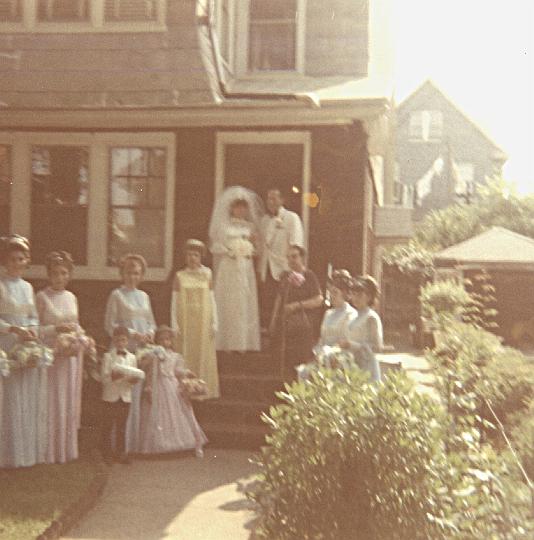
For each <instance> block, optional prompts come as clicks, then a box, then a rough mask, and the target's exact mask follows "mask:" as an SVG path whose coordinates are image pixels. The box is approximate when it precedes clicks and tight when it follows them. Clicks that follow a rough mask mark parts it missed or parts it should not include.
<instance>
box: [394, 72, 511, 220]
mask: <svg viewBox="0 0 534 540" xmlns="http://www.w3.org/2000/svg"><path fill="white" fill-rule="evenodd" d="M395 137H396V172H395V175H396V182H395V202H396V204H400V205H409V206H411V205H413V207H414V214H413V215H414V220H416V221H417V220H419V219H421V218H422V217H423V216H424V214H425V213H426V212H428V211H429V210H432V209H439V208H443V207H445V206H448V205H449V204H451V203H454V202H457V201H459V200H463V201H466V202H469V200H470V199H471V198H472V197H473V196H475V194H476V190H477V186H479V185H481V184H484V182H485V181H486V178H488V177H492V176H499V175H500V174H501V172H502V167H503V165H504V163H505V161H506V154H505V153H504V152H503V151H502V150H501V149H500V148H499V147H498V146H497V145H496V144H495V143H494V142H493V141H492V140H491V139H490V138H489V137H488V136H487V135H486V134H485V133H484V132H483V131H482V130H481V129H480V127H479V126H477V124H475V123H474V122H473V121H472V120H471V119H470V118H469V117H468V116H466V115H465V114H464V113H463V112H462V111H460V109H459V108H458V107H457V106H456V105H455V104H454V103H453V102H452V101H451V100H450V99H449V98H448V97H447V96H446V95H445V94H444V93H443V92H442V91H441V90H440V89H438V88H437V87H436V86H435V85H434V84H433V83H432V82H431V81H426V82H425V83H424V84H422V85H421V86H420V87H419V88H418V89H417V90H415V92H413V93H412V94H411V95H410V96H408V97H407V98H406V99H405V100H404V101H403V102H402V103H400V104H399V105H398V107H397V115H396V134H395Z"/></svg>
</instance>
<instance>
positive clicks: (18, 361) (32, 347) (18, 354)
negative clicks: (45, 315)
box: [9, 341, 54, 370]
mask: <svg viewBox="0 0 534 540" xmlns="http://www.w3.org/2000/svg"><path fill="white" fill-rule="evenodd" d="M53 363H54V352H53V351H52V349H50V348H48V347H45V346H44V345H42V344H41V343H38V342H37V341H25V342H23V343H19V344H17V345H15V346H14V347H13V348H12V349H11V350H10V351H9V364H10V368H11V370H17V369H25V368H34V367H48V366H51V365H52V364H53Z"/></svg>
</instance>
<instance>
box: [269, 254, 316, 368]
mask: <svg viewBox="0 0 534 540" xmlns="http://www.w3.org/2000/svg"><path fill="white" fill-rule="evenodd" d="M305 256H306V251H305V250H304V248H302V247H300V246H292V247H291V248H290V249H289V251H288V255H287V259H288V264H289V271H288V272H285V273H284V274H283V275H282V278H281V279H280V288H279V291H278V296H277V298H276V301H275V305H274V309H273V315H272V318H271V326H270V334H271V336H273V337H274V340H275V342H274V345H275V350H277V351H278V352H279V355H280V358H281V361H282V370H283V372H284V375H285V376H286V377H287V378H296V372H295V367H296V366H298V365H299V364H302V363H303V362H308V361H310V360H311V358H312V357H313V352H312V349H313V346H314V345H315V343H316V342H317V338H318V331H317V330H318V321H319V318H320V315H321V314H320V309H319V308H320V307H321V306H322V305H323V295H322V293H321V288H320V287H319V281H318V280H317V277H316V275H315V274H314V273H313V272H312V271H311V270H308V269H307V268H306V266H305V263H304V258H305Z"/></svg>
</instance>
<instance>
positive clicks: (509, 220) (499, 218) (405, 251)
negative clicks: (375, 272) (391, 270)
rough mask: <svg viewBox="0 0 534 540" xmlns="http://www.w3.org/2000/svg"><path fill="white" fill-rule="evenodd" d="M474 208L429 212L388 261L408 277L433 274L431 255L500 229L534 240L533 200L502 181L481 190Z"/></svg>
mask: <svg viewBox="0 0 534 540" xmlns="http://www.w3.org/2000/svg"><path fill="white" fill-rule="evenodd" d="M477 195H478V196H477V198H476V199H475V200H474V201H473V202H472V204H464V203H457V204H454V205H452V206H449V207H447V208H444V209H442V210H435V211H432V212H430V213H429V214H428V215H427V216H426V217H425V218H424V219H423V220H422V221H421V223H419V225H418V226H417V229H416V232H415V236H414V238H413V239H412V240H411V241H410V242H409V243H408V244H407V245H405V246H397V247H395V248H393V250H392V251H391V252H390V253H389V254H387V255H386V257H385V261H386V263H388V264H393V265H396V266H398V267H399V269H400V270H401V271H403V272H405V273H413V272H422V273H426V274H429V273H430V274H431V273H432V263H431V258H432V254H433V253H435V252H437V251H440V250H442V249H445V248H447V247H449V246H453V245H455V244H458V243H459V242H463V241H464V240H467V239H468V238H472V237H473V236H476V235H477V234H480V233H482V232H484V231H485V230H487V229H489V228H491V227H495V226H500V227H504V228H506V229H509V230H511V231H514V232H517V233H519V234H523V235H525V236H529V237H531V238H534V196H526V197H525V196H520V195H518V194H517V193H515V192H514V191H513V190H511V189H510V188H509V186H508V185H507V184H506V183H505V182H504V181H503V180H500V179H495V180H492V181H490V182H488V184H487V185H485V186H482V187H480V188H479V190H478V194H477Z"/></svg>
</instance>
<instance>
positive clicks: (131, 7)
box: [104, 0, 158, 21]
mask: <svg viewBox="0 0 534 540" xmlns="http://www.w3.org/2000/svg"><path fill="white" fill-rule="evenodd" d="M157 3H158V2H157V0H106V7H105V11H104V17H105V19H106V21H156V20H157V19H158V9H157Z"/></svg>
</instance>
